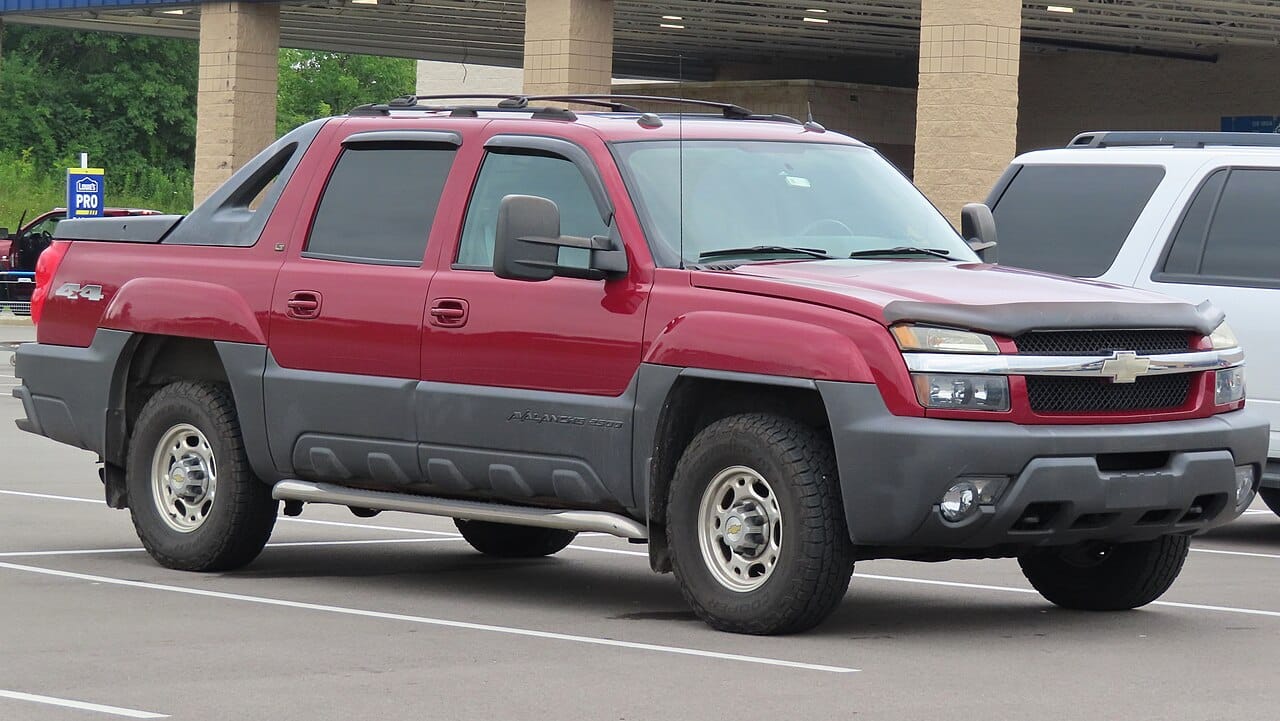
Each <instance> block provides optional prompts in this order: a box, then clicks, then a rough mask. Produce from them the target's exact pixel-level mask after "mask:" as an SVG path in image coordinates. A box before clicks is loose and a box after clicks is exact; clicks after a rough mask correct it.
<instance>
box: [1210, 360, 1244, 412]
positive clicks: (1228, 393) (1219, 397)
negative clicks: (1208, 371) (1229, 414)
mask: <svg viewBox="0 0 1280 721" xmlns="http://www.w3.org/2000/svg"><path fill="white" fill-rule="evenodd" d="M1214 381H1215V382H1214V390H1213V402H1214V403H1215V404H1217V405H1220V406H1225V405H1226V404H1228V403H1235V402H1236V401H1239V400H1244V366H1236V367H1235V368H1227V369H1226V370H1220V371H1218V372H1217V373H1214Z"/></svg>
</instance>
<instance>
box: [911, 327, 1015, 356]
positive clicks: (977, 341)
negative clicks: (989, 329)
mask: <svg viewBox="0 0 1280 721" xmlns="http://www.w3.org/2000/svg"><path fill="white" fill-rule="evenodd" d="M891 330H892V331H893V337H894V338H895V339H896V340H897V341H898V347H899V348H901V349H902V350H907V351H926V352H933V353H992V354H994V353H999V352H1000V348H999V346H997V345H996V342H995V339H993V338H992V337H991V336H989V335H983V334H982V333H974V332H972V331H967V330H954V329H951V328H929V327H926V326H918V325H895V326H893V328H892V329H891Z"/></svg>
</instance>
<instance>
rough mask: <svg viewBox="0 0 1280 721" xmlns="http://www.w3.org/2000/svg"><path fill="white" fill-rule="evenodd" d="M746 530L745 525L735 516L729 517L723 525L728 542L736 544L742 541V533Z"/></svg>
mask: <svg viewBox="0 0 1280 721" xmlns="http://www.w3.org/2000/svg"><path fill="white" fill-rule="evenodd" d="M745 530H746V524H744V523H743V522H742V519H741V518H739V517H737V516H729V520H727V521H725V524H724V535H725V538H728V539H729V541H731V542H733V543H737V542H738V541H741V540H742V535H743V531H745Z"/></svg>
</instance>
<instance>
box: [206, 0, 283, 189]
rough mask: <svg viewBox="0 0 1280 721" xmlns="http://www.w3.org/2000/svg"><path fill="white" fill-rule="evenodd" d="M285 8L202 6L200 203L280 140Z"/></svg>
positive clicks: (237, 4)
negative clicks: (279, 83) (278, 97)
mask: <svg viewBox="0 0 1280 721" xmlns="http://www.w3.org/2000/svg"><path fill="white" fill-rule="evenodd" d="M279 51H280V5H279V4H278V3H274V2H249V1H248V0H244V1H242V2H211V3H205V4H203V5H201V6H200V85H199V92H198V95H197V98H196V172H195V202H196V203H197V204H198V203H200V201H202V200H204V199H205V198H206V197H208V195H209V194H210V193H212V192H213V191H214V190H215V189H216V188H217V187H218V186H219V185H220V184H221V183H222V182H223V181H225V180H226V179H227V178H229V177H231V174H232V173H234V172H235V171H236V170H239V169H240V166H242V165H244V164H245V163H246V162H248V161H249V160H250V159H251V158H253V156H255V155H257V154H258V152H259V151H261V150H262V149H263V148H265V147H266V146H268V145H270V144H271V142H272V141H274V140H275V138H276V90H277V80H278V77H277V76H278V68H279V64H278V63H279V60H278V57H279Z"/></svg>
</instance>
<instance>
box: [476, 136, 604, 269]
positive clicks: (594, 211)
mask: <svg viewBox="0 0 1280 721" xmlns="http://www.w3.org/2000/svg"><path fill="white" fill-rule="evenodd" d="M508 195H537V196H541V197H543V198H548V199H550V200H552V201H554V202H555V204H556V206H557V207H558V208H559V209H560V233H561V234H562V235H574V236H578V237H583V238H589V237H591V236H593V235H608V234H609V228H608V227H607V226H605V224H604V223H603V222H602V221H601V220H600V211H599V209H598V208H597V207H596V203H595V200H594V199H593V198H592V197H591V190H590V189H589V188H588V187H587V181H586V179H585V178H583V177H582V173H581V172H580V171H579V170H578V168H577V166H575V165H574V164H573V163H572V162H570V161H568V160H565V159H564V158H560V157H557V156H552V155H525V154H513V153H490V154H489V155H488V156H487V157H486V158H485V160H484V165H483V166H482V167H481V168H480V177H479V178H477V179H476V186H475V189H474V190H473V191H472V193H471V203H470V204H469V205H468V206H467V217H466V220H465V221H464V222H463V226H462V242H461V243H460V244H459V246H458V258H457V262H458V265H459V266H463V267H469V268H491V267H493V245H494V237H495V236H494V234H495V232H496V230H497V226H498V206H499V205H500V204H501V203H502V199H503V198H505V197H506V196H508ZM577 256H581V257H577ZM586 256H587V251H585V250H578V249H574V248H562V249H561V250H560V262H561V263H562V264H566V265H570V264H572V265H577V266H581V267H585V265H586Z"/></svg>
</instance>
